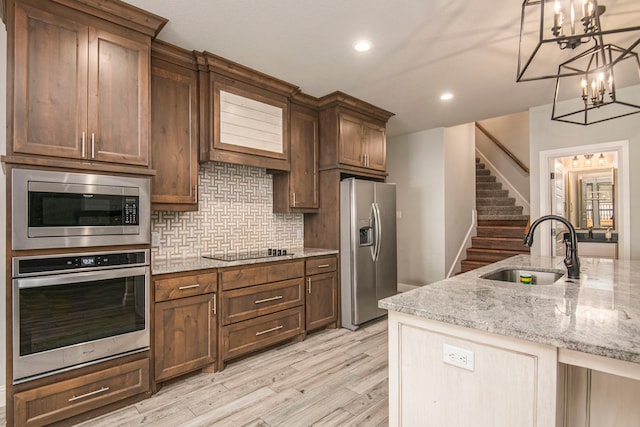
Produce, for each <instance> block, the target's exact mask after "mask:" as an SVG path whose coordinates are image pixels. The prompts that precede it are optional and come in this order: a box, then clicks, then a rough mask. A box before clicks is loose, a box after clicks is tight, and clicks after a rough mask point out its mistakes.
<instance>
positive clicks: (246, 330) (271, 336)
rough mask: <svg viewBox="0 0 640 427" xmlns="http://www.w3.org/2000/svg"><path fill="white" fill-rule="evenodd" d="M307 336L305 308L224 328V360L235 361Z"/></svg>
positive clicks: (293, 309) (269, 315)
mask: <svg viewBox="0 0 640 427" xmlns="http://www.w3.org/2000/svg"><path fill="white" fill-rule="evenodd" d="M303 332H304V320H303V311H302V307H297V308H292V309H289V310H284V311H281V312H278V313H274V314H268V315H266V316H260V317H257V318H255V319H251V320H245V321H244V322H238V323H234V324H231V325H228V326H224V327H223V328H222V360H228V359H233V358H235V357H238V356H242V355H244V354H247V353H251V352H253V351H256V350H260V349H262V348H265V347H268V346H270V345H272V344H276V343H278V342H281V341H284V340H287V339H289V338H293V337H296V336H299V335H300V334H302V333H303Z"/></svg>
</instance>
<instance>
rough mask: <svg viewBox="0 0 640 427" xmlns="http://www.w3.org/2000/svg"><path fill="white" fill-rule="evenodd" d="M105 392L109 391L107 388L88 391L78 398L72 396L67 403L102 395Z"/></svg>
mask: <svg viewBox="0 0 640 427" xmlns="http://www.w3.org/2000/svg"><path fill="white" fill-rule="evenodd" d="M105 391H109V387H102V388H101V389H100V390H94V391H90V392H89V393H85V394H81V395H80V396H73V397H72V398H70V399H69V402H73V401H76V400H79V399H84V398H85V397H89V396H94V395H96V394H100V393H104V392H105Z"/></svg>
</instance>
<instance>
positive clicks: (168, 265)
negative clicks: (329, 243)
mask: <svg viewBox="0 0 640 427" xmlns="http://www.w3.org/2000/svg"><path fill="white" fill-rule="evenodd" d="M337 253H338V251H337V250H335V249H315V248H304V249H298V250H293V253H292V254H289V255H283V256H269V257H266V258H256V259H243V260H238V261H221V260H215V259H208V258H203V257H189V258H172V259H161V260H155V259H154V260H152V261H151V274H166V273H179V272H184V271H193V270H205V269H208V268H223V267H234V266H238V265H249V264H258V263H261V262H273V261H284V260H288V259H299V258H309V257H313V256H321V255H333V254H337Z"/></svg>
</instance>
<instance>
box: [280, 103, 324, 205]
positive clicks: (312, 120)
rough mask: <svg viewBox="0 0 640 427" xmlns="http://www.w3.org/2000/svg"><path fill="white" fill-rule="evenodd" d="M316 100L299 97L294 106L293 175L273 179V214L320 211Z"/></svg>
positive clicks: (292, 113)
mask: <svg viewBox="0 0 640 427" xmlns="http://www.w3.org/2000/svg"><path fill="white" fill-rule="evenodd" d="M317 102H318V100H317V99H316V98H313V97H311V96H308V95H304V94H297V95H296V96H295V97H294V98H293V100H292V104H291V115H290V121H289V126H290V127H289V128H290V142H291V146H290V152H291V171H290V172H289V173H276V174H274V175H273V211H274V212H281V213H290V212H316V211H317V210H318V110H317Z"/></svg>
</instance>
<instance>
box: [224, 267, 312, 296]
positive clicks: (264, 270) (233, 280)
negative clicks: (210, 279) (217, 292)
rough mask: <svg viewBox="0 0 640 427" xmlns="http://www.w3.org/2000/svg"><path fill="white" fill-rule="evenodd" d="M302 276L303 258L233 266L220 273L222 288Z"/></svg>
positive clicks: (235, 287) (233, 287) (240, 286)
mask: <svg viewBox="0 0 640 427" xmlns="http://www.w3.org/2000/svg"><path fill="white" fill-rule="evenodd" d="M303 276H304V260H299V261H291V262H282V263H265V264H258V265H257V266H252V267H241V268H234V269H232V270H225V271H222V272H221V273H220V280H221V282H222V289H223V290H225V291H226V290H231V289H237V288H242V287H245V286H252V285H260V284H263V283H270V282H278V281H280V280H287V279H295V278H296V277H303Z"/></svg>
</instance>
